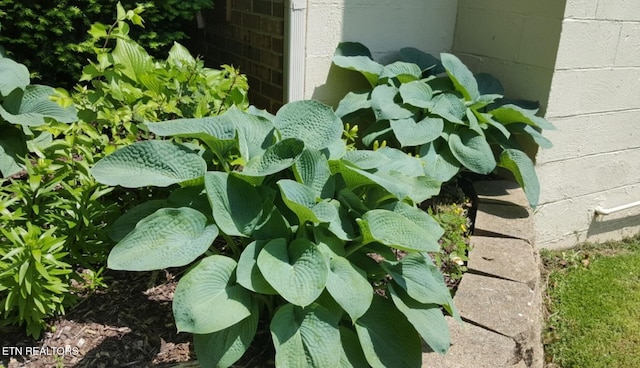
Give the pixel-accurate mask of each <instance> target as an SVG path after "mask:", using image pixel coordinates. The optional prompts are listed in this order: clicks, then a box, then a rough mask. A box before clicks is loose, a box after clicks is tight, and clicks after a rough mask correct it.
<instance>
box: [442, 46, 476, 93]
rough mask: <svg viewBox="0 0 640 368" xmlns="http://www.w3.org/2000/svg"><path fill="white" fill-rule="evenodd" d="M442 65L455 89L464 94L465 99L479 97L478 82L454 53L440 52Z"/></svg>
mask: <svg viewBox="0 0 640 368" xmlns="http://www.w3.org/2000/svg"><path fill="white" fill-rule="evenodd" d="M440 58H441V60H442V65H443V66H444V69H445V70H446V71H447V74H448V75H449V78H451V81H452V82H453V85H454V86H455V87H456V90H457V91H458V92H460V93H462V95H463V96H464V98H465V99H466V100H467V101H475V100H476V99H477V98H478V97H480V92H478V82H477V81H476V78H475V77H474V76H473V73H471V71H469V69H468V68H467V67H466V65H464V64H463V63H462V61H460V59H458V58H457V57H455V56H454V55H451V54H446V53H442V54H440Z"/></svg>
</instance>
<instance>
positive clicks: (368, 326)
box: [355, 296, 422, 368]
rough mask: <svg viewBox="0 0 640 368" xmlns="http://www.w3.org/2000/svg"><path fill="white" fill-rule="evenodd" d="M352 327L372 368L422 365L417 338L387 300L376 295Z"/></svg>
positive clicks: (407, 323) (410, 367) (405, 367)
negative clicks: (354, 328) (365, 311)
mask: <svg viewBox="0 0 640 368" xmlns="http://www.w3.org/2000/svg"><path fill="white" fill-rule="evenodd" d="M355 326H356V332H357V333H358V339H359V340H360V345H361V346H362V350H363V351H364V355H365V357H366V359H367V362H368V363H369V364H370V365H371V366H372V367H373V368H389V367H393V368H416V367H420V366H421V364H422V349H421V344H420V336H419V335H418V333H417V332H416V330H415V329H414V328H413V326H411V324H410V323H409V322H408V321H407V319H406V317H405V316H404V315H403V314H402V313H398V310H397V309H396V308H395V306H394V305H393V303H392V302H391V301H390V300H388V299H385V298H383V297H380V296H375V297H374V299H373V302H372V303H371V307H370V308H369V310H368V311H367V313H365V315H364V316H362V317H360V319H358V321H357V322H356V325H355Z"/></svg>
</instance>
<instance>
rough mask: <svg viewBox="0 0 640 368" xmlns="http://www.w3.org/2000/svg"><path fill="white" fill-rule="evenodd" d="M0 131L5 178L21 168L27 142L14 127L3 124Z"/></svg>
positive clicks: (0, 167) (1, 169)
mask: <svg viewBox="0 0 640 368" xmlns="http://www.w3.org/2000/svg"><path fill="white" fill-rule="evenodd" d="M0 60H2V59H0ZM0 131H1V132H2V136H1V137H0V173H2V177H4V178H6V177H9V176H11V175H13V174H15V173H17V172H19V171H20V170H22V166H21V164H22V158H23V157H25V156H26V155H27V154H28V152H27V144H26V143H27V142H26V139H25V136H24V134H23V133H22V131H21V130H20V129H18V128H16V127H13V126H9V125H5V126H2V128H1V130H0Z"/></svg>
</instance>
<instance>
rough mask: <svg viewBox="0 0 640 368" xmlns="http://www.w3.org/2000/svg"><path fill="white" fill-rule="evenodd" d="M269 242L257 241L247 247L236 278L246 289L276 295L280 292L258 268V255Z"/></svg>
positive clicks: (240, 260) (239, 262) (241, 258)
mask: <svg viewBox="0 0 640 368" xmlns="http://www.w3.org/2000/svg"><path fill="white" fill-rule="evenodd" d="M268 242H269V241H267V240H256V241H253V242H251V243H249V245H247V247H246V248H245V249H244V250H243V251H242V254H241V255H240V259H239V260H238V269H237V270H236V277H237V278H238V283H239V284H240V285H242V286H244V287H245V288H246V289H249V290H251V291H255V292H256V293H260V294H268V295H276V294H278V292H277V291H275V290H274V289H273V287H271V285H270V284H269V283H268V282H267V280H266V279H265V278H264V276H262V272H260V268H258V255H259V254H260V252H261V251H262V248H264V246H265V245H266V244H267V243H268Z"/></svg>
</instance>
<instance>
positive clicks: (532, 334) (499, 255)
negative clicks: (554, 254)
mask: <svg viewBox="0 0 640 368" xmlns="http://www.w3.org/2000/svg"><path fill="white" fill-rule="evenodd" d="M474 189H475V191H476V194H477V196H478V210H477V213H476V219H475V230H474V234H473V236H472V237H471V251H470V253H469V262H468V265H467V266H468V269H469V271H468V272H467V273H465V275H464V277H463V278H462V281H461V282H460V285H459V286H458V290H457V292H456V295H455V297H454V304H455V305H456V307H457V308H458V311H459V312H460V315H461V317H462V319H463V320H464V323H463V324H462V325H461V324H460V323H458V322H456V321H454V320H453V318H450V317H447V319H448V324H449V329H450V331H451V347H450V349H449V352H448V353H447V354H446V355H444V356H442V355H439V354H436V353H425V354H423V358H422V366H423V367H424V368H426V367H437V368H468V367H474V368H476V367H477V368H481V367H487V368H496V367H518V368H524V367H527V368H529V367H535V368H539V367H542V366H543V361H544V359H543V350H542V342H541V337H540V335H541V331H542V293H541V288H540V287H541V285H540V266H539V265H540V258H539V254H538V251H537V248H536V247H535V243H534V231H533V217H532V213H531V210H530V208H529V204H528V201H527V198H526V196H525V195H524V192H523V191H522V189H521V188H520V187H519V186H518V185H517V184H516V183H514V182H510V181H502V180H500V181H483V182H477V183H474Z"/></svg>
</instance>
